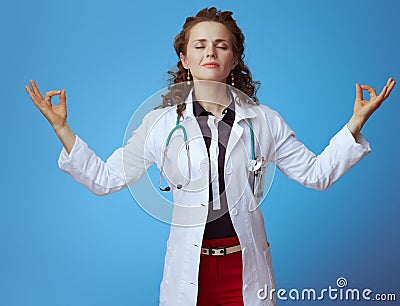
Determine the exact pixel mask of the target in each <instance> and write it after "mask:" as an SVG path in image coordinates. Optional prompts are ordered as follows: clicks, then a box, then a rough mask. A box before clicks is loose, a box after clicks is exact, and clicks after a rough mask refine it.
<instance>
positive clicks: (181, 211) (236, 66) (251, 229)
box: [25, 8, 395, 306]
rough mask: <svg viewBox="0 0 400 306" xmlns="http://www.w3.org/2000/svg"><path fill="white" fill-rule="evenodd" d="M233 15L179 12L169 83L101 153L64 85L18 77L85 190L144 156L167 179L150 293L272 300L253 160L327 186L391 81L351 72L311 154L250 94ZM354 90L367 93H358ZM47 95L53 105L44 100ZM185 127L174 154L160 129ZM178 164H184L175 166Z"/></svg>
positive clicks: (357, 151)
mask: <svg viewBox="0 0 400 306" xmlns="http://www.w3.org/2000/svg"><path fill="white" fill-rule="evenodd" d="M231 15H232V13H231V12H221V11H218V10H217V9H215V8H208V9H207V8H206V9H203V10H201V11H199V12H198V13H197V15H196V16H195V17H188V18H187V19H186V22H185V24H184V26H183V29H182V31H181V33H179V34H178V35H177V36H176V39H175V50H176V53H177V55H178V56H179V58H180V60H179V61H178V64H177V68H178V70H177V71H176V72H170V74H171V75H172V79H171V80H172V83H174V84H176V85H177V86H176V87H171V89H170V92H169V93H168V94H167V95H165V96H164V97H163V98H164V99H163V100H164V102H163V104H162V107H161V108H158V109H156V110H154V111H151V112H150V113H148V114H147V115H146V116H145V118H144V119H143V123H142V124H141V125H140V127H139V128H138V129H137V130H136V131H135V132H134V133H133V135H132V137H131V138H130V139H129V141H128V143H127V144H126V146H124V147H123V148H120V149H118V150H116V151H115V152H114V153H113V154H112V155H111V156H110V157H109V158H108V159H107V162H103V161H102V160H101V159H100V158H98V157H97V156H96V155H95V153H94V152H93V151H91V150H90V149H89V148H88V146H87V144H86V143H85V142H84V141H83V140H82V139H81V138H80V137H79V136H77V135H75V134H74V133H73V132H72V130H71V129H70V127H69V126H68V124H67V122H66V118H67V112H66V91H65V89H63V90H61V91H60V90H52V91H48V92H46V94H45V96H44V97H43V96H42V95H41V93H40V91H39V89H38V88H37V86H36V84H35V83H34V81H33V80H31V81H30V83H31V86H32V88H30V87H29V86H25V88H26V90H27V92H28V94H29V96H30V97H31V99H32V101H33V102H34V104H35V105H36V106H37V107H38V108H39V110H40V111H41V112H42V113H43V115H44V116H45V117H46V119H47V120H48V121H49V122H50V124H51V125H52V126H53V128H54V130H55V132H56V133H57V136H58V137H59V139H60V140H61V142H62V144H63V149H62V152H61V154H60V158H59V166H60V168H61V169H62V170H63V171H65V172H67V173H69V174H70V175H72V177H73V178H74V179H76V180H77V181H78V182H80V183H82V184H83V185H84V186H86V187H87V188H88V189H89V190H91V191H92V192H94V193H96V194H98V195H105V194H109V193H112V192H116V191H118V190H121V189H122V188H125V187H127V186H128V185H131V184H133V183H135V182H137V181H138V180H139V179H140V178H141V177H142V175H143V174H144V173H145V172H146V170H147V168H148V167H149V166H150V165H151V164H153V163H156V164H157V166H158V167H159V168H160V171H161V172H162V174H163V175H164V177H165V178H166V179H167V181H168V185H169V186H168V187H167V188H162V187H161V185H160V188H162V189H164V190H171V192H172V195H173V198H174V204H175V207H174V212H173V217H172V224H171V230H170V236H169V239H168V242H167V252H166V257H165V266H164V274H163V279H162V282H161V286H160V305H173V306H177V305H184V306H188V305H196V304H197V305H208V306H210V305H222V304H223V305H248V306H253V305H275V303H276V301H275V298H276V297H275V296H274V294H272V298H271V296H269V298H268V299H261V298H259V294H258V293H259V291H260V289H265V288H268V290H271V293H273V289H274V288H275V282H274V276H273V268H272V262H271V254H270V247H269V243H268V240H267V236H266V233H265V228H264V223H263V217H262V215H261V212H260V210H259V209H258V203H259V201H260V195H259V191H260V190H259V189H258V188H257V183H259V184H260V185H262V182H259V181H258V178H259V177H260V175H261V174H262V172H257V171H259V170H261V169H263V168H264V169H265V167H266V166H267V165H268V163H269V162H273V163H274V164H275V165H276V166H277V167H278V168H279V169H280V170H281V171H282V172H283V173H285V174H286V175H287V176H288V177H289V178H291V179H293V180H296V181H297V182H299V183H301V184H303V185H304V186H307V187H311V188H314V189H318V190H325V189H326V188H328V187H329V186H331V185H332V184H333V183H334V182H335V181H336V180H337V179H338V178H339V177H340V176H341V175H343V174H344V173H345V172H346V171H347V170H349V169H350V168H351V167H352V166H353V165H354V164H356V163H357V162H358V161H359V160H360V159H361V158H362V157H364V156H365V155H366V154H368V153H369V152H370V147H369V144H368V143H367V142H366V140H365V139H364V137H363V136H362V135H361V134H360V130H361V128H362V127H363V125H364V124H365V122H366V121H367V120H368V118H369V117H370V116H371V114H372V113H373V112H374V111H375V110H376V109H378V108H379V107H380V105H381V104H382V102H383V101H384V100H385V99H386V98H387V97H388V96H389V94H390V92H391V90H392V89H393V87H394V85H395V81H394V80H393V79H392V78H390V79H389V80H388V82H387V84H386V85H385V87H384V88H383V90H382V92H381V93H380V94H379V95H377V94H376V91H375V89H373V88H371V87H370V86H367V85H364V86H360V85H359V84H356V99H355V104H354V113H353V116H352V117H351V119H350V120H349V122H347V123H346V124H345V125H344V126H343V128H342V129H341V130H340V131H339V132H338V133H337V134H336V135H335V136H334V137H333V138H332V140H331V141H330V143H329V145H328V146H327V148H326V149H325V150H324V151H323V153H321V154H320V155H318V156H315V155H314V154H313V153H312V152H310V151H309V150H308V149H307V148H306V147H305V146H304V145H303V144H302V143H300V142H299V141H298V140H297V139H296V137H295V135H294V133H293V131H292V130H291V129H290V128H289V126H288V125H287V124H286V123H285V122H284V120H283V119H282V118H281V117H280V116H279V114H278V113H277V112H275V111H273V110H272V109H270V108H269V107H267V106H265V105H261V104H258V103H257V97H256V85H257V82H254V81H253V80H252V77H251V73H250V71H249V69H248V68H247V67H246V65H245V64H244V62H243V51H244V36H243V34H242V32H241V30H240V29H239V28H238V26H237V25H236V22H235V20H234V19H233V18H232V16H231ZM363 90H367V91H368V92H369V94H370V101H366V100H364V99H363ZM55 95H60V103H59V105H52V104H51V98H52V97H53V96H55ZM246 97H247V99H246ZM182 102H183V103H182ZM183 128H185V131H186V133H187V138H188V140H187V142H186V143H188V144H189V146H188V147H187V148H190V149H189V150H188V151H187V152H186V154H187V156H188V158H186V157H185V154H183V155H182V154H180V153H178V155H177V157H176V159H175V160H174V159H172V158H171V156H174V155H173V153H174V151H176V150H178V151H179V146H181V145H176V146H175V144H176V143H175V142H177V141H178V140H179V139H180V140H179V141H180V143H182V142H181V138H182V137H180V138H179V137H171V143H169V146H168V150H166V147H167V146H166V139H167V138H168V136H169V135H170V131H171V130H173V129H175V133H177V134H178V135H180V136H182V135H183ZM181 130H182V131H181ZM178 138H179V139H178ZM253 138H256V140H255V143H256V145H255V146H254V141H253V140H254V139H253ZM168 142H169V140H168ZM249 147H252V150H249ZM171 152H172V153H171ZM176 152H177V151H176ZM176 152H175V153H176ZM183 152H185V151H183ZM250 152H251V153H250ZM249 155H251V156H250V157H251V160H252V161H253V162H254V163H253V164H250V165H247V164H246V163H243V159H246V160H248V158H247V156H249ZM257 157H263V159H258V158H257ZM186 162H187V168H185V165H186ZM204 162H205V163H204ZM199 164H201V165H205V166H206V167H205V168H203V169H202V170H204V169H206V171H200V170H199ZM182 165H183V166H182ZM178 166H179V167H183V168H184V170H183V172H184V175H183V176H182V175H181V176H179V175H180V174H181V173H179V172H177V171H174V169H176V168H178ZM250 168H253V169H251V170H257V171H255V172H252V171H249V169H250ZM254 168H255V169H254ZM204 173H206V175H202V174H204ZM187 178H189V180H188V181H187V180H186V179H187ZM261 193H262V192H261ZM182 225H185V226H182ZM189 225H192V226H189Z"/></svg>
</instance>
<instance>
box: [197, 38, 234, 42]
mask: <svg viewBox="0 0 400 306" xmlns="http://www.w3.org/2000/svg"><path fill="white" fill-rule="evenodd" d="M204 41H207V39H205V38H200V39H196V40H193V42H192V43H195V42H204ZM215 42H216V43H219V42H226V43H227V42H228V41H227V40H226V39H222V38H219V39H216V40H215Z"/></svg>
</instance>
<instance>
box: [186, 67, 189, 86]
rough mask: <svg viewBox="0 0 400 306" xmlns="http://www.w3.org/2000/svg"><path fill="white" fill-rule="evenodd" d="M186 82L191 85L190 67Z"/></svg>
mask: <svg viewBox="0 0 400 306" xmlns="http://www.w3.org/2000/svg"><path fill="white" fill-rule="evenodd" d="M186 80H187V81H186V84H187V85H190V70H189V69H188V71H187V76H186Z"/></svg>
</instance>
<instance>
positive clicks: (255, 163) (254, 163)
mask: <svg viewBox="0 0 400 306" xmlns="http://www.w3.org/2000/svg"><path fill="white" fill-rule="evenodd" d="M263 162H264V158H263V157H257V159H250V160H249V163H248V165H247V169H249V171H252V172H255V171H258V170H259V169H260V168H261V166H262V164H263Z"/></svg>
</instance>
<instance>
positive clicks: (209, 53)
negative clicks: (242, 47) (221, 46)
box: [206, 44, 217, 57]
mask: <svg viewBox="0 0 400 306" xmlns="http://www.w3.org/2000/svg"><path fill="white" fill-rule="evenodd" d="M206 54H207V57H217V55H216V52H215V47H214V45H213V44H209V45H207V49H206Z"/></svg>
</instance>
